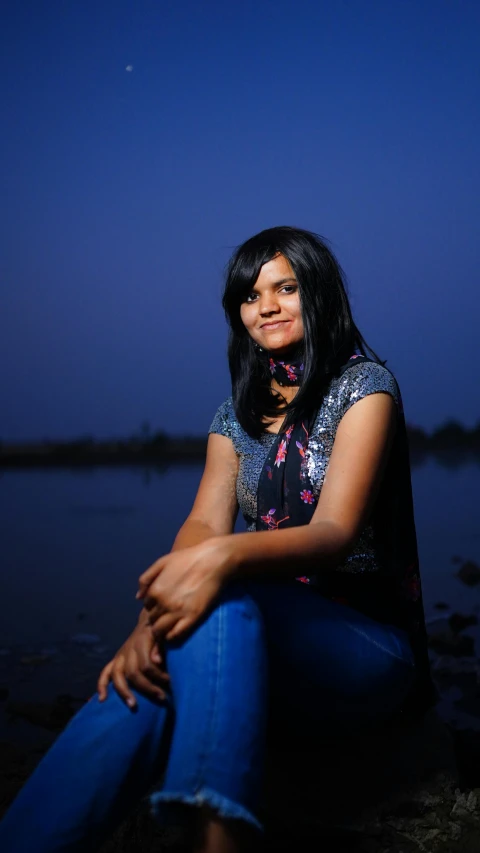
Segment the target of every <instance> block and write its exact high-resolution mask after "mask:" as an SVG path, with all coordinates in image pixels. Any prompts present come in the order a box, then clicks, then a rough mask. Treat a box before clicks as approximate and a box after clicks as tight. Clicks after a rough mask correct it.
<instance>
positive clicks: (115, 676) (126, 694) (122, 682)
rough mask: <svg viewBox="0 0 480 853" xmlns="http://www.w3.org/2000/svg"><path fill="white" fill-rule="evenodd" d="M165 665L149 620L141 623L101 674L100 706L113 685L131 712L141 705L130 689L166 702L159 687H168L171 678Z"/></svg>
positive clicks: (99, 685) (99, 681)
mask: <svg viewBox="0 0 480 853" xmlns="http://www.w3.org/2000/svg"><path fill="white" fill-rule="evenodd" d="M162 662H163V656H162V653H161V651H160V649H159V648H158V646H157V641H156V639H155V637H154V635H153V633H152V629H151V628H150V626H149V625H148V624H147V623H146V621H145V619H143V620H142V621H140V620H139V624H138V625H137V627H136V628H135V630H134V631H133V632H132V633H131V634H130V636H129V638H128V640H126V642H125V643H124V644H123V646H122V647H121V648H120V649H119V650H118V652H117V653H116V655H115V657H114V658H113V659H112V660H111V661H110V662H109V663H107V665H106V666H105V667H104V668H103V669H102V671H101V673H100V677H99V679H98V682H97V690H98V698H99V700H100V702H103V701H104V699H106V698H107V687H108V684H109V682H110V681H112V682H113V685H114V687H115V690H116V691H117V693H118V694H119V696H121V698H122V699H123V700H124V701H125V702H126V703H127V705H128V706H129V708H135V707H136V705H137V701H136V699H135V696H134V694H133V693H132V691H131V690H130V689H129V685H131V686H132V687H135V688H136V689H137V690H138V691H139V692H140V693H144V694H145V695H146V696H148V697H149V698H150V699H157V700H163V699H165V693H164V691H163V690H162V689H161V688H160V687H159V685H160V684H162V683H163V684H164V686H167V685H168V682H169V681H170V676H169V675H168V673H167V672H165V671H164V670H163V669H162V668H161V664H162Z"/></svg>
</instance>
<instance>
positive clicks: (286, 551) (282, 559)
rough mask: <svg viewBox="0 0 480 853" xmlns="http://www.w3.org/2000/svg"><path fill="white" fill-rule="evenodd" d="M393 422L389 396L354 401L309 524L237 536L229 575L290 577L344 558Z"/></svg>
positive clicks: (376, 479)
mask: <svg viewBox="0 0 480 853" xmlns="http://www.w3.org/2000/svg"><path fill="white" fill-rule="evenodd" d="M396 422H397V410H396V406H395V401H394V400H393V398H392V397H391V396H390V395H389V394H386V393H383V392H380V393H376V394H371V395H369V396H368V397H364V398H363V399H361V400H359V401H358V402H357V403H355V404H354V405H353V406H352V407H351V408H350V409H349V410H348V411H347V412H346V414H345V415H344V416H343V418H342V420H341V421H340V424H339V426H338V429H337V433H336V436H335V442H334V446H333V450H332V454H331V457H330V462H329V465H328V469H327V472H326V475H325V481H324V484H323V487H322V490H321V492H320V499H319V501H318V505H317V507H316V510H315V513H314V515H313V518H312V520H311V522H310V524H308V525H305V526H303V527H290V528H287V529H285V530H281V529H280V530H265V531H261V532H257V533H255V535H254V536H252V534H251V533H240V534H238V535H236V536H235V537H234V541H235V544H234V545H233V543H232V548H233V556H232V560H231V566H230V569H229V570H228V569H227V571H228V576H229V577H232V576H242V577H244V576H249V575H256V574H260V573H261V574H266V575H269V574H270V575H272V574H273V575H277V576H284V577H295V576H298V575H302V574H308V570H309V569H313V568H314V569H315V571H317V572H318V571H322V569H324V570H328V569H331V568H333V567H334V566H335V565H338V563H339V562H341V561H342V560H343V559H345V557H346V556H347V555H348V554H349V553H350V551H351V549H352V547H353V545H354V542H355V540H356V538H357V536H358V535H359V533H360V532H361V531H362V529H363V527H364V526H365V524H366V523H367V521H368V517H369V515H370V512H371V510H372V508H373V505H374V502H375V499H376V497H377V494H378V490H379V488H380V484H381V481H382V477H383V473H384V470H385V466H386V463H387V460H388V457H389V453H390V448H391V445H392V442H393V438H394V435H395V429H396Z"/></svg>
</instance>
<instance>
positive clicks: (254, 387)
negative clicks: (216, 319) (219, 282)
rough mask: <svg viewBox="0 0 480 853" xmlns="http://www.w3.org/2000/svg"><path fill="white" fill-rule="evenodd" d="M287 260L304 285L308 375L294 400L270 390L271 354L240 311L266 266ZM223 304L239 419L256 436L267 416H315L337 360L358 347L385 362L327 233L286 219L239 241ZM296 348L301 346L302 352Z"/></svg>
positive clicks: (291, 418) (303, 346)
mask: <svg viewBox="0 0 480 853" xmlns="http://www.w3.org/2000/svg"><path fill="white" fill-rule="evenodd" d="M279 254H280V255H283V256H284V257H285V258H286V259H287V260H288V261H289V263H290V265H291V267H292V269H293V271H294V273H295V277H296V279H297V282H298V286H299V294H300V305H301V312H302V320H303V328H304V338H303V342H302V344H301V345H300V348H299V353H300V354H301V355H302V357H303V361H304V365H305V368H304V374H303V382H302V385H301V386H300V388H299V390H298V392H297V394H296V396H295V397H294V399H293V400H292V402H291V403H289V404H288V405H286V401H285V399H284V398H283V397H282V395H280V394H277V393H275V392H273V391H272V390H271V374H270V371H269V366H268V358H267V357H266V354H265V353H263V352H261V351H260V350H259V348H258V347H257V346H256V345H255V343H254V341H253V339H252V338H251V337H250V335H249V333H248V331H247V329H246V328H245V326H244V325H243V322H242V320H241V317H240V307H241V305H242V303H243V302H244V301H245V299H246V298H247V296H248V294H249V293H250V292H251V291H252V288H253V286H254V284H255V282H256V280H257V278H258V276H259V274H260V270H261V268H262V266H263V265H264V264H266V263H268V261H271V260H272V259H273V258H274V257H276V256H277V255H279ZM222 305H223V308H224V310H225V315H226V318H227V321H228V323H229V326H230V334H229V342H228V362H229V367H230V375H231V378H232V395H233V404H234V408H235V413H236V416H237V419H238V421H239V423H240V424H241V426H242V427H243V429H244V430H245V431H246V432H247V433H248V434H249V435H251V436H252V437H253V438H258V437H259V436H260V435H261V434H262V432H264V430H265V424H263V423H262V418H263V417H264V416H267V417H278V415H279V414H280V411H279V407H280V405H282V410H281V414H285V415H286V420H285V423H284V428H286V427H288V426H289V425H290V424H291V423H295V421H297V420H300V419H302V418H306V417H310V416H312V415H313V413H314V412H316V411H317V410H318V409H319V407H320V405H321V402H322V398H323V394H324V393H325V390H326V388H327V386H328V384H329V382H330V380H331V379H332V378H333V376H335V375H336V374H337V373H338V371H339V369H340V367H341V366H342V365H343V364H344V363H345V362H346V361H347V360H348V359H349V358H350V356H351V355H353V354H354V352H356V351H358V352H360V353H361V354H362V355H365V356H366V355H367V352H366V350H368V352H369V353H370V354H371V356H373V358H374V360H375V361H377V362H378V363H380V364H383V365H384V364H385V362H382V361H380V359H379V357H378V356H377V355H376V353H375V352H374V351H373V350H372V349H371V347H369V346H368V344H367V343H366V341H365V340H364V338H363V337H362V335H361V334H360V332H359V330H358V329H357V327H356V325H355V323H354V322H353V317H352V311H351V308H350V303H349V300H348V296H347V290H346V284H345V276H344V273H343V271H342V269H341V267H340V265H339V263H338V261H337V260H336V258H335V256H334V254H333V252H332V251H331V249H329V248H328V246H327V244H326V241H325V239H324V238H323V237H320V236H319V235H317V234H314V233H312V232H311V231H305V230H304V229H302V228H292V227H290V226H287V225H282V226H278V227H276V228H267V229H266V230H265V231H261V232H260V233H259V234H256V235H255V236H254V237H251V238H250V239H249V240H246V242H245V243H242V245H241V246H239V247H238V248H237V249H236V250H235V252H234V254H233V255H232V257H231V259H230V261H229V263H228V265H227V270H226V282H225V290H224V293H223V298H222ZM297 354H298V353H297Z"/></svg>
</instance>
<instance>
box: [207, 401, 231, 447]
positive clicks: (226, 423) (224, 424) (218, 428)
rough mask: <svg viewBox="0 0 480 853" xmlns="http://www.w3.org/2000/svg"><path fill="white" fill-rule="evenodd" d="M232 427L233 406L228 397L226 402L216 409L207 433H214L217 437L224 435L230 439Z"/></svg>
mask: <svg viewBox="0 0 480 853" xmlns="http://www.w3.org/2000/svg"><path fill="white" fill-rule="evenodd" d="M232 426H233V405H232V398H231V397H229V398H228V400H225V402H224V403H222V405H221V406H219V407H218V409H217V411H216V412H215V417H214V418H213V421H212V423H211V424H210V428H209V430H208V432H209V434H210V433H211V432H215V433H217V434H218V435H225V436H226V437H227V438H232Z"/></svg>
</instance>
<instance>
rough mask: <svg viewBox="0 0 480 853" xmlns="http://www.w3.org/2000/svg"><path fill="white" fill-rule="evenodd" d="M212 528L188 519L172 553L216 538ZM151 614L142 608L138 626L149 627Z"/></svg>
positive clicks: (178, 535)
mask: <svg viewBox="0 0 480 853" xmlns="http://www.w3.org/2000/svg"><path fill="white" fill-rule="evenodd" d="M216 535H217V534H216V533H215V531H214V530H212V528H211V527H210V526H209V525H208V524H206V523H205V522H204V521H199V520H198V519H194V518H187V520H186V521H185V522H184V523H183V524H182V526H181V528H180V530H179V531H178V533H177V535H176V537H175V540H174V543H173V545H172V547H171V551H180V550H181V549H182V548H189V547H190V546H191V545H199V544H200V543H201V542H204V541H205V540H206V539H211V538H212V537H213V536H216ZM148 619H149V613H148V610H145V608H144V607H142V609H141V611H140V615H139V617H138V625H139V626H146V625H148V624H149V623H148Z"/></svg>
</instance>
